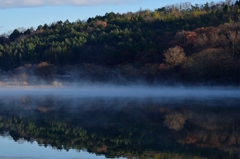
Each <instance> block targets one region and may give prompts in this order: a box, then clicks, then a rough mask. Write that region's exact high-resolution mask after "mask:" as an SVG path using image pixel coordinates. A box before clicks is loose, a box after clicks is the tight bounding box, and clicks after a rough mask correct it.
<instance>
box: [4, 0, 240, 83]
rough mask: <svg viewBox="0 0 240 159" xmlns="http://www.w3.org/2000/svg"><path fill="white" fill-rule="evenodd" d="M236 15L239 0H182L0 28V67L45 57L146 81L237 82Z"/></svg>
mask: <svg viewBox="0 0 240 159" xmlns="http://www.w3.org/2000/svg"><path fill="white" fill-rule="evenodd" d="M239 18H240V1H239V0H237V1H232V0H226V1H225V2H211V3H208V2H207V3H205V4H202V5H199V4H196V5H193V4H191V3H189V2H185V3H181V4H176V5H168V6H165V7H162V8H158V9H155V10H154V11H151V10H142V9H141V10H139V11H138V12H135V13H133V12H128V13H124V14H119V13H114V12H111V13H106V14H105V15H104V16H96V17H93V18H89V19H88V20H87V21H81V20H78V21H76V22H69V21H68V20H66V21H64V22H62V21H57V22H53V23H52V24H49V25H48V24H44V25H39V26H38V27H37V28H36V29H34V28H32V27H31V28H28V29H15V30H14V31H13V32H12V33H11V34H10V35H6V34H5V35H1V36H0V69H1V70H2V71H1V72H2V73H3V72H8V71H11V70H16V69H17V68H19V67H25V68H29V67H30V66H31V68H34V69H35V68H39V67H37V66H38V65H39V64H40V65H41V63H47V64H49V66H52V67H54V69H55V70H57V68H65V69H63V70H67V67H68V68H69V66H74V68H75V69H72V70H76V68H77V69H82V70H84V72H85V73H86V74H88V75H91V71H89V70H93V71H95V73H96V72H97V73H98V77H97V78H101V79H102V78H103V76H105V75H106V74H108V75H109V74H121V76H123V77H124V78H128V79H140V78H143V79H147V80H150V81H152V80H159V79H169V78H173V77H174V79H179V80H182V81H191V82H196V81H201V82H202V81H204V82H208V81H214V82H219V83H227V82H231V83H239V81H240V75H239V72H240V61H239V60H240V47H239V46H240V45H239V44H240V32H239V30H240V21H239ZM49 66H48V67H49ZM71 68H72V67H71ZM72 70H69V71H72ZM53 72H54V71H53ZM56 72H57V71H55V72H54V74H57V73H56ZM63 74H67V73H66V72H64V73H63ZM92 74H93V72H92ZM46 76H49V74H46Z"/></svg>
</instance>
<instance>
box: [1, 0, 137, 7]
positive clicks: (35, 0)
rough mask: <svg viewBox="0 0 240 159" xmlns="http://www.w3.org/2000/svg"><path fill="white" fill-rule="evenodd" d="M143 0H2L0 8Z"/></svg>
mask: <svg viewBox="0 0 240 159" xmlns="http://www.w3.org/2000/svg"><path fill="white" fill-rule="evenodd" d="M138 1H141V0H2V1H0V8H18V7H37V6H56V5H76V6H88V5H103V4H127V3H135V2H138Z"/></svg>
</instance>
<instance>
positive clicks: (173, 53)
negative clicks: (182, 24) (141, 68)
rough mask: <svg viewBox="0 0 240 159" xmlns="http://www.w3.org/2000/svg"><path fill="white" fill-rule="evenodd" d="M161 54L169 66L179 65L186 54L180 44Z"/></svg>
mask: <svg viewBox="0 0 240 159" xmlns="http://www.w3.org/2000/svg"><path fill="white" fill-rule="evenodd" d="M163 55H164V57H165V62H166V63H167V64H168V65H169V66H171V67H174V66H177V65H180V64H182V63H183V62H184V61H185V60H186V54H185V52H184V50H183V48H181V47H180V46H175V47H172V48H169V49H168V50H166V51H165V52H164V54H163Z"/></svg>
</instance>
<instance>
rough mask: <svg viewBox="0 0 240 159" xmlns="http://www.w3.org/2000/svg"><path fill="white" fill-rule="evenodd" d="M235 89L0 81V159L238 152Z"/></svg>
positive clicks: (212, 158) (214, 158) (220, 158)
mask: <svg viewBox="0 0 240 159" xmlns="http://www.w3.org/2000/svg"><path fill="white" fill-rule="evenodd" d="M239 114H240V90H238V89H237V88H222V87H218V88H215V87H214V88H213V87H195V88H184V87H174V88H173V87H172V88H168V87H139V86H131V87H129V86H122V87H115V86H108V87H106V86H100V87H95V86H82V87H64V88H55V87H51V88H49V87H4V88H1V90H0V159H25V158H47V159H51V158H59V159H68V158H70V159H83V158H84V159H85V158H93V159H95V158H96V159H97V158H141V159H145V158H146V159H147V158H154V159H188V158H189V159H190V158H191V159H192V158H201V159H225V158H230V159H231V158H232V159H235V158H236V159H237V158H240V115H239Z"/></svg>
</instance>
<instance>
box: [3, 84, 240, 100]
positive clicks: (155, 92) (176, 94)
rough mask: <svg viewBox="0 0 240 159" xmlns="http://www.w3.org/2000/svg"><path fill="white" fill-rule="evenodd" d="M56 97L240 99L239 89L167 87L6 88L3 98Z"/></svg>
mask: <svg viewBox="0 0 240 159" xmlns="http://www.w3.org/2000/svg"><path fill="white" fill-rule="evenodd" d="M6 95H20V96H21V95H38V96H43V95H57V96H61V97H134V98H147V97H159V98H222V97H224V98H238V97H240V89H238V88H233V87H200V86H198V87H183V86H175V87H167V86H152V85H150V86H148V85H127V86H121V85H107V84H84V85H70V84H67V85H66V86H64V85H61V86H49V85H41V86H5V87H0V96H6Z"/></svg>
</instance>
